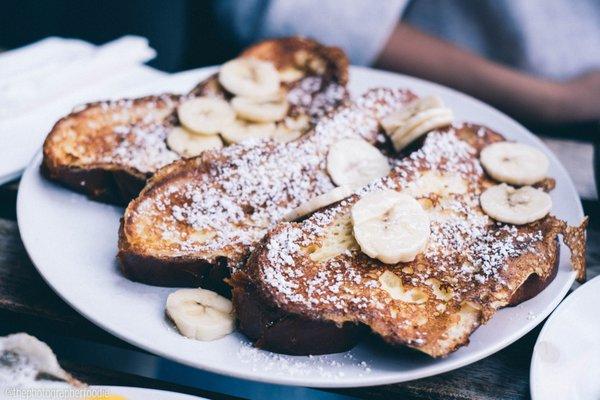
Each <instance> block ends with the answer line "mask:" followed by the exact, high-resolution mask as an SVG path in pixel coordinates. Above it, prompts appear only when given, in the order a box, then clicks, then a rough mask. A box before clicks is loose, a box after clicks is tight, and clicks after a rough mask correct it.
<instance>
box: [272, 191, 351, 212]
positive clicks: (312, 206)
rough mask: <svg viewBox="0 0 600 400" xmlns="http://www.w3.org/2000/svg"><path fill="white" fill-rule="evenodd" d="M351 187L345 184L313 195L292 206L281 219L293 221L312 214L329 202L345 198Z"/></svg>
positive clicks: (348, 194) (349, 194)
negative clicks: (300, 203)
mask: <svg viewBox="0 0 600 400" xmlns="http://www.w3.org/2000/svg"><path fill="white" fill-rule="evenodd" d="M352 193H353V192H352V189H350V188H349V187H346V186H338V187H336V188H334V189H332V190H330V191H329V192H327V193H323V194H322V195H320V196H317V197H313V198H312V199H310V200H309V201H307V202H306V203H304V204H302V205H300V206H298V207H296V208H294V209H293V210H292V211H290V212H289V213H287V214H286V215H285V216H284V217H283V219H284V221H295V220H297V219H299V218H302V217H304V216H305V215H308V214H312V213H313V212H315V211H317V210H318V209H320V208H323V207H326V206H328V205H330V204H333V203H336V202H338V201H340V200H343V199H345V198H346V197H349V196H351V195H352Z"/></svg>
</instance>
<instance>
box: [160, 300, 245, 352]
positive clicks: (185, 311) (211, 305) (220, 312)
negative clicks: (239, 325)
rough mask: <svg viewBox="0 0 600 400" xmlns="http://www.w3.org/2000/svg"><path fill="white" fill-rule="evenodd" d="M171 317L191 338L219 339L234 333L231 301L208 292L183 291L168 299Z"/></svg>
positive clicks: (180, 330) (184, 333)
mask: <svg viewBox="0 0 600 400" xmlns="http://www.w3.org/2000/svg"><path fill="white" fill-rule="evenodd" d="M167 315H168V316H169V318H171V319H172V320H173V322H175V325H176V326H177V329H178V330H179V332H180V333H181V334H182V335H183V336H185V337H188V338H190V339H197V340H205V341H208V340H215V339H220V338H222V337H223V336H226V335H228V334H230V333H231V332H233V330H234V328H235V320H234V317H233V306H232V304H231V301H229V300H227V299H226V298H225V297H223V296H220V295H218V294H217V293H215V292H213V291H210V290H205V289H180V290H177V291H176V292H173V293H171V294H170V295H169V297H168V298H167Z"/></svg>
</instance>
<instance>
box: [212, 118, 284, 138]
mask: <svg viewBox="0 0 600 400" xmlns="http://www.w3.org/2000/svg"><path fill="white" fill-rule="evenodd" d="M276 130H277V127H276V126H275V123H273V122H263V123H256V122H248V121H244V120H241V119H236V120H235V121H233V122H232V123H230V124H228V125H227V126H225V127H223V129H222V130H221V136H223V139H224V140H225V142H227V143H229V144H231V143H241V142H243V141H245V140H250V139H269V138H271V137H273V136H274V135H275V133H276Z"/></svg>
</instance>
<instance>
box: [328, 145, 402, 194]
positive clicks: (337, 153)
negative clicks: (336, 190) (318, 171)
mask: <svg viewBox="0 0 600 400" xmlns="http://www.w3.org/2000/svg"><path fill="white" fill-rule="evenodd" d="M327 172H328V173H329V176H330V177H331V180H332V181H333V182H334V183H335V184H336V185H338V186H350V187H361V186H365V185H366V184H368V183H369V182H371V181H373V180H375V179H377V178H381V177H382V176H385V175H387V174H388V173H389V172H390V165H389V163H388V160H387V158H386V157H385V156H384V155H383V154H381V152H380V151H379V150H377V148H376V147H375V146H373V145H371V144H369V143H368V142H366V141H364V140H361V139H344V140H340V141H338V142H336V143H335V144H334V145H333V146H331V148H330V149H329V153H328V154H327Z"/></svg>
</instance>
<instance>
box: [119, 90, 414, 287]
mask: <svg viewBox="0 0 600 400" xmlns="http://www.w3.org/2000/svg"><path fill="white" fill-rule="evenodd" d="M413 98H414V95H413V94H412V93H410V92H407V91H405V90H399V89H397V90H392V89H375V90H373V91H370V92H369V93H367V94H365V95H364V96H363V97H361V99H359V100H357V103H356V104H344V105H343V106H342V107H340V108H339V109H338V110H336V111H335V112H333V113H332V114H331V115H330V116H329V117H327V118H324V119H322V120H320V121H319V122H318V126H317V128H315V129H314V130H313V131H311V132H309V133H307V134H305V135H304V136H303V137H301V138H300V139H298V140H296V141H293V142H289V143H285V144H277V143H275V142H262V143H261V144H260V145H254V146H244V145H234V146H229V147H227V148H225V149H223V150H222V151H219V152H210V151H209V152H205V153H203V154H202V155H201V156H199V157H196V158H194V159H190V160H183V161H178V162H175V163H173V164H171V165H169V166H167V167H165V168H163V169H161V170H160V171H158V172H157V173H156V174H155V176H154V177H153V178H152V179H150V180H149V182H148V184H147V186H146V187H145V188H144V190H143V191H142V192H141V193H140V196H138V197H137V198H136V199H134V200H133V201H132V202H131V203H130V204H129V206H128V207H127V209H126V210H125V214H124V218H123V220H122V228H121V235H120V238H119V259H120V261H121V268H122V270H123V271H124V274H125V275H126V276H128V277H130V278H131V279H134V280H138V281H142V282H147V283H152V284H159V285H173V284H174V283H173V282H175V281H176V282H179V280H180V279H179V278H177V279H175V278H172V277H170V276H169V274H170V271H173V272H172V274H173V275H177V276H179V275H181V269H182V268H183V267H182V263H181V261H180V260H181V259H182V258H185V259H186V263H184V264H183V265H185V267H186V268H188V267H189V264H190V263H192V264H194V265H198V266H202V268H197V269H194V272H195V273H196V275H197V277H194V279H191V280H190V281H189V282H188V285H194V284H195V283H197V282H199V281H203V282H205V283H206V282H210V279H208V278H206V276H207V274H208V275H211V276H215V274H210V271H211V270H210V268H209V269H205V268H204V266H205V265H207V264H210V265H217V260H223V259H225V260H226V264H227V266H228V268H229V269H230V268H235V267H237V266H241V265H243V262H244V260H245V258H246V257H247V255H248V253H249V251H250V249H251V248H252V246H253V245H254V243H255V242H257V241H258V240H260V238H262V236H263V235H264V233H265V232H266V231H267V229H268V228H269V226H270V225H271V224H273V223H274V222H275V221H277V220H280V219H281V218H282V217H283V215H285V213H286V212H288V211H289V210H290V209H292V208H294V207H297V206H298V205H299V204H301V203H302V202H303V201H306V200H308V199H310V198H312V197H314V196H315V195H317V194H321V193H324V192H325V191H327V190H330V189H331V188H332V187H333V183H332V182H331V180H330V178H329V175H328V174H327V171H326V168H325V162H324V160H325V158H326V155H327V151H328V148H329V146H330V145H331V144H332V143H334V142H336V141H337V140H339V139H341V138H346V137H362V138H364V139H365V140H368V141H370V142H372V143H374V142H375V141H376V139H377V136H378V134H379V128H378V123H377V112H378V111H377V110H379V109H384V108H386V107H387V108H391V107H396V106H398V105H399V104H403V103H405V102H407V101H409V100H411V99H413ZM359 103H360V104H359ZM363 103H364V104H363ZM300 181H301V182H300ZM207 204H210V207H207V206H206V205H207ZM234 218H236V219H234ZM147 260H153V262H152V263H151V265H152V268H149V267H148V265H147V264H146V261H147ZM185 274H189V270H186V271H185ZM217 275H219V276H220V274H217ZM205 278H206V279H205ZM215 284H216V285H218V286H220V285H221V284H222V283H221V282H215ZM205 287H206V286H205Z"/></svg>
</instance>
